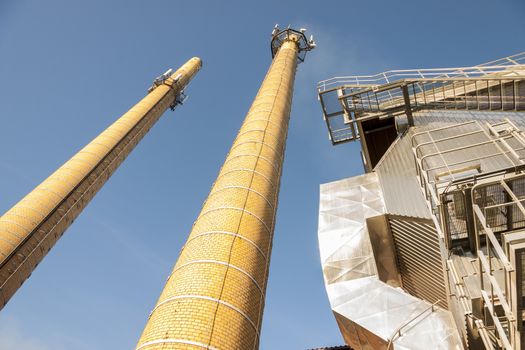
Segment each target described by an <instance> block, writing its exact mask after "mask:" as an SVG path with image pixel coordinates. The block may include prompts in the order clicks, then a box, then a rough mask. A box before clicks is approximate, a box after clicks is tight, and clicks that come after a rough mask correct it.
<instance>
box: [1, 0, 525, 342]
mask: <svg viewBox="0 0 525 350" xmlns="http://www.w3.org/2000/svg"><path fill="white" fill-rule="evenodd" d="M524 15H525V3H524V2H523V1H522V0H515V1H506V0H501V1H493V0H491V1H486V0H468V1H449V0H441V1H431V2H430V1H421V0H419V1H415V0H414V1H349V0H347V1H282V0H281V1H258V2H255V1H199V0H193V1H187V2H182V1H175V0H171V1H168V0H151V1H131V0H127V1H123V0H122V1H108V0H106V1H102V0H90V1H71V0H68V1H66V0H48V1H36V0H35V1H25V0H12V1H9V0H0V96H1V97H0V212H4V211H6V210H7V209H8V208H10V207H11V206H12V205H14V204H15V203H16V202H17V201H18V200H19V199H21V198H22V197H23V196H24V195H25V194H26V193H27V192H29V191H30V190H31V189H32V188H34V187H35V186H36V185H37V184H38V183H39V182H41V181H42V180H43V179H45V178H46V177H47V176H48V175H49V174H51V173H52V172H53V171H54V170H55V169H56V168H57V167H59V166H60V165H61V164H62V163H63V162H65V161H66V160H67V159H68V158H69V157H71V156H72V155H73V154H74V153H75V152H76V151H78V150H79V149H80V148H81V147H82V146H84V145H85V144H86V143H87V142H89V141H90V140H91V139H92V138H94V137H95V136H96V135H98V133H100V132H101V131H102V130H104V129H105V128H106V127H107V126H108V125H109V124H110V123H112V122H113V121H114V120H116V119H117V118H118V117H119V116H120V115H121V114H123V113H124V112H125V111H126V110H127V109H128V108H129V107H131V106H132V105H133V104H134V103H136V102H137V101H138V100H139V99H140V98H142V97H143V96H144V94H145V92H146V89H147V88H148V87H149V85H150V83H151V81H152V80H153V78H155V77H156V76H157V75H159V74H160V73H162V72H164V71H165V70H166V69H167V68H169V67H173V68H177V67H179V66H180V65H181V64H182V63H184V62H185V61H186V60H187V59H188V58H190V57H192V56H200V57H201V58H202V60H203V62H204V66H203V69H202V70H201V72H200V73H199V74H198V75H197V77H196V78H195V79H194V81H193V82H192V83H191V84H190V86H189V88H188V89H187V92H188V94H189V98H188V100H187V103H186V104H185V105H184V106H182V107H181V108H179V109H177V110H176V111H175V112H167V113H166V114H165V115H164V116H163V117H162V119H161V120H160V121H159V123H158V124H157V125H156V126H155V127H154V128H153V129H152V130H151V132H150V133H149V134H148V135H147V136H146V137H145V139H144V140H143V141H142V142H141V143H140V144H139V146H138V147H137V148H136V149H135V150H134V151H133V153H132V154H131V155H130V157H128V159H127V160H126V161H125V162H124V163H123V165H122V166H121V167H120V168H119V170H118V171H117V172H116V173H115V174H114V175H113V177H112V178H111V179H110V180H109V181H108V182H107V184H106V185H105V187H104V188H103V189H102V190H101V191H100V192H99V194H98V195H97V196H96V197H95V199H94V200H93V201H92V202H91V204H90V205H89V206H88V208H87V209H86V210H85V211H84V212H83V213H82V215H81V216H80V217H79V218H78V219H77V220H76V222H75V223H74V224H73V225H72V227H71V228H70V229H69V230H68V231H67V232H66V234H65V235H64V236H63V237H62V239H61V240H60V241H59V242H58V243H57V244H56V246H55V247H54V248H53V249H52V250H51V252H50V254H48V256H47V257H46V258H45V259H44V261H43V262H42V263H41V264H40V265H39V266H38V268H37V269H36V271H35V272H34V273H33V275H32V276H31V277H30V278H29V280H28V281H27V282H26V283H25V284H24V285H23V286H22V288H21V289H20V290H19V291H18V293H17V294H16V295H15V296H14V297H13V299H12V300H11V301H10V302H9V304H8V305H7V306H6V307H5V308H4V309H3V310H2V311H1V312H0V350H11V349H16V350H51V349H53V350H85V349H91V350H93V349H97V350H109V349H111V350H116V349H132V348H133V347H134V345H135V343H136V341H137V339H138V337H139V335H140V333H141V331H142V329H143V326H144V324H145V322H146V318H147V316H148V314H149V312H150V310H151V309H152V307H153V306H154V304H155V302H156V300H157V298H158V295H159V293H160V291H161V289H162V287H163V285H164V282H165V280H166V277H167V276H168V274H169V272H170V271H171V268H172V266H173V264H174V263H175V261H176V259H177V256H178V253H179V249H180V248H181V247H182V245H183V243H184V241H185V240H186V237H187V235H188V233H189V230H190V227H191V225H192V223H193V221H194V219H195V218H196V217H197V214H198V212H199V210H200V207H201V205H202V203H203V201H204V199H205V198H206V196H207V194H208V191H209V189H210V187H211V185H212V182H213V180H214V179H215V177H216V175H217V173H218V170H219V167H220V166H221V164H222V162H223V160H224V158H225V156H226V153H227V151H228V149H229V147H230V145H231V142H232V141H233V138H234V137H235V134H236V132H237V130H238V128H239V127H240V125H241V122H242V120H243V118H244V115H245V113H246V111H247V110H248V107H249V105H250V104H251V101H252V99H253V97H254V96H255V94H256V92H257V89H258V86H259V84H260V82H261V81H262V78H263V77H264V74H265V72H266V70H267V68H268V66H269V64H270V61H271V55H270V48H269V44H270V32H271V30H272V28H273V26H274V24H275V23H280V24H281V25H282V26H286V25H287V24H289V23H290V24H292V25H293V26H297V27H306V28H308V29H309V30H310V32H312V33H313V34H314V35H315V37H316V40H317V43H318V47H317V49H316V50H315V51H313V52H311V53H309V54H308V55H307V58H306V62H305V63H304V64H302V65H300V66H299V71H298V75H297V79H296V85H295V97H294V102H293V107H292V121H291V126H290V132H289V138H288V144H287V150H286V153H287V154H286V159H285V166H284V175H283V179H282V182H281V195H280V201H279V210H278V218H277V227H276V230H275V240H274V249H273V255H272V264H271V271H270V280H269V286H268V292H267V300H266V309H265V315H264V325H263V329H262V341H261V349H306V348H310V347H316V346H323V345H338V344H342V342H343V341H342V338H341V336H340V334H339V331H338V328H337V325H336V323H335V321H334V318H333V316H332V314H331V311H330V307H329V305H328V301H327V298H326V294H325V290H324V285H323V280H322V273H321V269H320V262H319V252H318V246H317V215H318V212H317V210H318V196H319V195H318V192H319V191H318V188H319V184H320V183H325V182H329V181H333V180H337V179H341V178H344V177H349V176H353V175H356V174H359V173H361V172H362V166H361V161H360V158H359V153H358V145H357V144H346V145H341V146H337V147H332V146H331V144H330V143H329V141H328V138H327V131H326V129H325V125H324V123H323V121H322V118H321V110H320V107H319V104H318V102H317V96H316V90H315V84H316V82H317V81H318V80H322V79H326V78H329V77H332V76H335V75H354V74H371V73H377V72H381V71H384V70H388V69H403V68H407V69H408V68H420V67H421V68H433V67H449V66H469V65H474V64H478V63H482V62H485V61H489V60H493V59H497V58H499V57H503V56H507V55H510V54H513V53H517V52H520V51H524V50H525V45H524V44H523V43H524V38H525V22H524V21H523V18H524Z"/></svg>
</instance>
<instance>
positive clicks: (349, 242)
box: [319, 173, 463, 350]
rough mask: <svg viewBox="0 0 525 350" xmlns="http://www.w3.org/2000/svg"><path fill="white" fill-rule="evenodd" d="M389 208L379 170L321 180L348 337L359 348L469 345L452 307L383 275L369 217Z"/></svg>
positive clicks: (325, 233) (322, 219) (323, 239)
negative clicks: (413, 292) (426, 298)
mask: <svg viewBox="0 0 525 350" xmlns="http://www.w3.org/2000/svg"><path fill="white" fill-rule="evenodd" d="M383 212H384V204H383V200H382V193H381V190H380V186H379V183H378V178H377V176H376V174H374V173H369V174H366V175H361V176H356V177H353V178H349V179H344V180H340V181H336V182H332V183H328V184H324V185H321V200H320V209H319V247H320V251H321V262H322V266H323V274H324V279H325V284H326V290H327V293H328V298H329V300H330V305H331V307H332V310H333V312H334V315H335V317H336V320H337V322H338V324H339V327H340V329H341V332H342V333H343V337H344V339H345V341H346V343H347V344H348V345H349V346H350V347H352V348H353V349H356V350H357V349H360V350H361V349H387V348H388V347H389V346H390V348H393V349H411V350H414V349H421V350H423V349H429V348H432V349H463V345H462V343H461V339H460V338H459V334H458V332H457V330H456V328H455V325H454V321H453V320H452V317H451V314H450V313H449V312H448V311H445V310H443V309H441V308H438V307H435V306H434V307H432V305H431V304H429V303H428V302H426V301H423V300H421V299H418V298H416V297H414V296H411V295H410V294H408V293H406V292H404V291H403V290H402V289H399V288H394V287H391V286H389V285H387V284H386V283H384V282H382V281H380V280H379V278H378V277H377V272H376V270H377V267H376V263H375V260H374V256H373V250H372V246H371V243H370V240H369V235H368V230H367V227H366V218H368V217H373V216H376V215H380V214H382V213H383ZM389 342H391V344H389ZM392 346H393V347H392ZM429 346H430V347H429Z"/></svg>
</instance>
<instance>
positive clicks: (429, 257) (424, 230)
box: [389, 216, 448, 309]
mask: <svg viewBox="0 0 525 350" xmlns="http://www.w3.org/2000/svg"><path fill="white" fill-rule="evenodd" d="M389 223H390V230H391V232H392V236H393V238H394V245H395V248H396V255H397V265H398V269H399V272H400V274H401V278H402V282H403V289H405V290H406V291H408V292H409V293H410V294H412V295H414V296H416V297H418V298H421V299H424V300H426V301H428V302H430V303H436V302H437V303H438V305H439V306H441V307H443V308H445V309H448V294H447V289H446V286H445V269H444V267H443V260H442V255H441V247H440V242H439V237H438V233H437V231H436V229H435V227H434V225H433V224H432V221H431V220H421V219H416V218H411V217H403V216H389Z"/></svg>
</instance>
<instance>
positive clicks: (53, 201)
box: [0, 58, 201, 306]
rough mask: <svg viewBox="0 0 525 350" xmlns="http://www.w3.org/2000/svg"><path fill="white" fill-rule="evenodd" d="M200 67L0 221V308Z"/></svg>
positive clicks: (180, 76) (166, 86) (172, 80)
mask: <svg viewBox="0 0 525 350" xmlns="http://www.w3.org/2000/svg"><path fill="white" fill-rule="evenodd" d="M200 67H201V60H200V59H199V58H192V59H190V60H189V61H188V62H186V64H184V65H183V66H182V67H181V68H180V69H179V70H177V71H176V72H175V73H173V74H172V75H171V76H170V77H167V79H166V80H165V81H164V82H163V84H162V85H160V86H158V87H157V88H156V89H154V90H153V91H152V92H151V93H150V94H148V95H147V96H146V97H145V98H143V99H142V100H141V101H140V102H139V103H137V104H136V105H135V106H134V107H133V108H131V109H130V110H129V111H128V112H127V113H125V114H124V115H123V116H122V117H121V118H120V119H118V120H117V121H116V122H115V123H114V124H113V125H111V126H110V127H108V128H107V129H106V130H105V131H104V132H103V133H102V134H100V135H99V136H98V137H96V138H95V139H94V140H93V141H92V142H90V143H89V144H88V145H87V146H85V147H84V148H83V149H82V150H80V151H79V152H78V153H77V154H76V155H75V156H73V158H71V159H70V160H69V161H67V162H66V163H65V164H64V165H63V166H61V167H60V168H59V169H58V170H57V171H55V172H54V173H53V174H52V175H51V176H50V177H49V178H47V179H46V180H45V181H44V182H42V183H41V184H40V185H39V186H37V187H36V188H35V189H34V190H33V191H32V192H30V193H29V194H28V195H27V196H26V197H24V198H23V199H22V200H21V201H20V202H19V203H17V204H16V205H15V206H14V207H13V208H11V209H10V210H9V211H7V212H6V213H5V214H4V215H3V216H2V217H0V306H3V305H5V303H6V302H7V301H8V300H9V298H11V296H13V294H14V293H15V292H16V290H17V289H18V288H19V287H20V285H21V284H22V283H23V282H24V281H25V280H26V279H27V278H28V277H29V275H30V274H31V272H32V271H33V270H34V268H35V267H36V266H37V265H38V263H39V262H40V261H41V260H42V259H43V258H44V256H45V255H46V254H47V252H48V251H49V250H50V249H51V247H53V245H54V244H55V243H56V241H57V240H58V239H59V238H60V237H61V236H62V234H63V233H64V231H65V230H66V229H67V228H68V227H69V226H70V225H71V223H72V222H73V220H75V218H76V217H77V216H78V215H79V214H80V213H81V211H82V210H83V209H84V208H85V207H86V205H87V204H88V203H89V202H90V200H91V199H92V198H93V197H94V196H95V194H96V193H97V192H98V190H99V189H100V188H101V187H102V186H103V185H104V183H105V182H106V181H107V180H108V178H109V177H110V176H111V174H113V172H114V171H115V170H116V169H117V168H118V166H119V165H120V164H121V163H122V162H123V161H124V159H125V158H126V157H127V155H128V154H129V153H130V152H131V151H132V150H133V148H134V147H135V146H136V145H137V143H138V142H139V141H140V140H141V139H142V137H144V135H145V134H146V133H147V132H148V131H149V129H150V128H151V127H152V126H153V124H155V122H156V121H157V120H158V119H159V118H160V116H161V115H162V113H164V111H165V110H166V109H167V108H168V107H169V106H170V105H171V104H172V103H173V101H174V100H175V98H176V96H177V95H178V94H179V93H180V92H181V91H182V89H183V88H184V87H185V86H186V85H187V84H188V83H189V81H190V80H191V79H192V78H193V76H194V75H195V74H196V73H197V72H198V70H199V69H200Z"/></svg>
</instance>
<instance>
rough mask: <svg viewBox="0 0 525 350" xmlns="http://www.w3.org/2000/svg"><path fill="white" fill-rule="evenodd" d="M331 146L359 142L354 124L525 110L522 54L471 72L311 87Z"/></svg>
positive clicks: (402, 74)
mask: <svg viewBox="0 0 525 350" xmlns="http://www.w3.org/2000/svg"><path fill="white" fill-rule="evenodd" d="M317 89H318V94H319V101H320V103H321V107H322V111H323V118H324V120H325V122H326V125H327V128H328V132H329V138H330V140H331V141H332V144H334V145H335V144H339V143H343V142H347V141H354V140H357V139H359V138H360V135H359V133H358V131H357V130H358V129H359V128H358V126H357V124H358V122H359V121H363V120H367V119H375V118H384V117H395V116H397V115H402V114H406V116H407V118H408V119H409V123H411V120H412V111H413V110H418V109H427V108H428V109H455V110H499V111H510V110H514V111H521V110H525V52H524V53H519V54H516V55H513V56H509V57H505V58H502V59H499V60H496V61H492V62H488V63H486V64H482V65H478V66H474V67H460V68H435V69H413V70H392V71H387V72H383V73H380V74H376V75H369V76H349V77H335V78H331V79H327V80H323V81H321V82H319V83H318V86H317Z"/></svg>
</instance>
